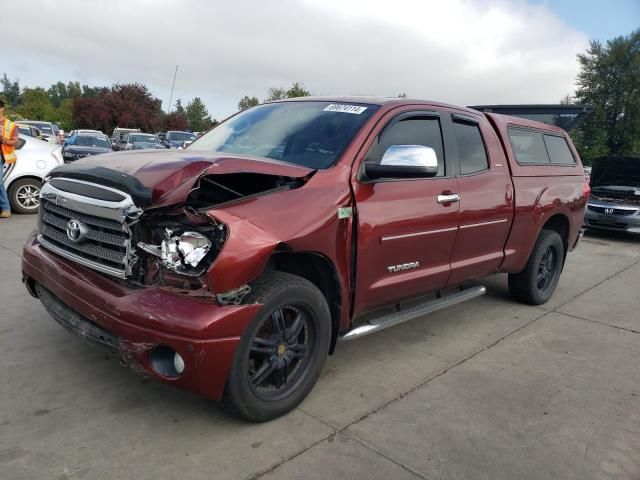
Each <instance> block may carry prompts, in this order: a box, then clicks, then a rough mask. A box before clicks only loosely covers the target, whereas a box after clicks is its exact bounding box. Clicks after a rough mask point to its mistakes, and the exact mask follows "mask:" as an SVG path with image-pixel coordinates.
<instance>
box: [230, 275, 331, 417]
mask: <svg viewBox="0 0 640 480" xmlns="http://www.w3.org/2000/svg"><path fill="white" fill-rule="evenodd" d="M245 302H246V303H261V304H262V305H263V307H262V309H261V310H260V312H259V313H258V314H257V315H256V317H255V318H254V319H253V320H252V322H251V323H250V324H249V326H248V327H247V328H246V330H245V332H244V333H243V335H242V337H241V339H240V343H239V344H238V348H237V350H236V353H235V356H234V360H233V364H232V366H231V369H230V371H229V377H228V379H227V385H226V388H225V393H224V398H223V401H224V404H225V406H226V407H227V408H228V409H229V410H230V411H231V412H232V413H234V414H236V415H238V416H241V417H243V418H245V419H247V420H252V421H266V420H270V419H272V418H275V417H278V416H280V415H283V414H285V413H287V412H289V411H290V410H292V409H294V408H295V407H296V406H297V405H298V404H299V403H300V402H301V401H302V400H303V399H304V398H305V397H306V396H307V394H308V393H309V392H310V391H311V389H312V388H313V386H314V385H315V383H316V381H317V379H318V377H319V376H320V372H321V371H322V367H323V366H324V363H325V361H326V359H327V354H328V351H329V343H330V338H331V319H330V313H329V307H328V306H327V302H326V300H325V298H324V296H323V295H322V293H321V292H320V291H319V290H318V289H317V288H316V287H315V286H314V285H313V284H312V283H311V282H309V281H308V280H305V279H304V278H301V277H298V276H295V275H291V274H288V273H284V272H269V273H266V274H265V275H264V276H263V277H262V278H260V279H259V280H258V281H256V282H255V283H254V284H253V285H252V292H251V293H250V294H249V295H248V296H247V298H246V300H245Z"/></svg>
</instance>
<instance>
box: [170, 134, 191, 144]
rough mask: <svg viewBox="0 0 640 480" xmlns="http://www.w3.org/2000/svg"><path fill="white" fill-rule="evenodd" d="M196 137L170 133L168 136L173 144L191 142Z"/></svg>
mask: <svg viewBox="0 0 640 480" xmlns="http://www.w3.org/2000/svg"><path fill="white" fill-rule="evenodd" d="M195 139H196V136H195V135H194V134H193V133H187V132H170V133H169V134H168V135H167V140H170V141H172V142H189V141H192V140H195Z"/></svg>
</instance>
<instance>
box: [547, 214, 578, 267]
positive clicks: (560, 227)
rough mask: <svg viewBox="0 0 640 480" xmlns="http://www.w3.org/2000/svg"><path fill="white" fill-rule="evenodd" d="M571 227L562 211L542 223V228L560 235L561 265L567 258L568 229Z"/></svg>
mask: <svg viewBox="0 0 640 480" xmlns="http://www.w3.org/2000/svg"><path fill="white" fill-rule="evenodd" d="M570 228H571V224H570V222H569V218H568V217H567V216H566V215H565V214H563V213H556V214H554V215H552V216H551V217H549V218H548V219H547V220H546V221H545V222H544V224H543V225H542V229H541V231H542V230H552V231H554V232H556V233H557V234H558V235H560V238H561V239H562V245H563V247H564V258H563V262H562V263H563V266H564V260H565V259H566V258H567V252H568V251H569V231H570Z"/></svg>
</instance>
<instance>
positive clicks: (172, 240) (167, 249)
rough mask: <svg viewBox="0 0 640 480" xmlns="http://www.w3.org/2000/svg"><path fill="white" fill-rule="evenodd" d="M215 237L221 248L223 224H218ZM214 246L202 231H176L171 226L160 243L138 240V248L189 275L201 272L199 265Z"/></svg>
mask: <svg viewBox="0 0 640 480" xmlns="http://www.w3.org/2000/svg"><path fill="white" fill-rule="evenodd" d="M214 238H215V239H216V245H215V248H217V249H219V248H220V247H221V246H222V245H221V244H222V243H223V242H224V226H223V225H218V227H217V228H216V231H215V234H214ZM220 240H221V241H220ZM212 246H214V245H213V243H212V241H211V240H210V239H209V238H207V237H206V236H205V235H203V234H202V233H199V232H194V231H183V232H181V233H175V232H174V231H173V230H171V229H169V228H165V229H164V239H163V240H162V243H161V244H160V245H149V244H147V243H143V242H138V248H140V249H142V250H144V251H145V252H147V253H150V254H152V255H155V256H156V257H159V258H160V261H161V263H162V266H164V267H166V268H168V269H169V270H173V271H174V272H177V273H183V274H187V275H198V274H200V273H201V270H202V268H199V267H201V263H202V261H203V259H204V258H205V257H206V256H207V254H208V253H209V252H210V251H211V248H212Z"/></svg>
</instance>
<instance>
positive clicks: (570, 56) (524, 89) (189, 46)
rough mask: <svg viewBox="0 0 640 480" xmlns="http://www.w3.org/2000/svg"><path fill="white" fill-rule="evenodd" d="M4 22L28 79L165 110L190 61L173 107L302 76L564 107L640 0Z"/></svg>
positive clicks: (269, 6) (417, 4) (304, 7)
mask: <svg viewBox="0 0 640 480" xmlns="http://www.w3.org/2000/svg"><path fill="white" fill-rule="evenodd" d="M2 17H3V18H4V19H7V18H8V19H20V21H6V20H5V22H3V27H2V30H3V38H5V39H6V38H10V39H12V40H14V41H12V42H11V45H12V46H11V48H3V49H2V50H1V53H0V63H1V64H2V71H4V72H6V73H7V75H8V76H9V78H11V79H14V78H18V79H19V80H20V84H21V86H29V87H34V86H42V87H45V88H47V87H49V86H50V85H51V84H52V83H55V82H57V81H58V80H62V81H64V82H65V83H66V82H68V81H70V80H72V81H79V82H80V83H82V84H88V85H92V86H93V85H106V86H109V85H111V84H113V83H116V82H120V83H130V82H140V83H143V84H146V85H147V86H148V87H149V88H150V89H151V91H152V93H153V94H154V95H155V96H156V97H158V98H160V99H161V100H162V101H163V108H164V109H165V110H166V109H167V105H168V101H169V96H170V90H171V82H172V80H173V74H174V70H175V67H176V65H179V67H178V72H177V77H176V84H175V93H174V96H173V99H174V102H175V99H176V98H181V99H182V102H183V104H186V103H187V102H188V101H189V100H190V99H191V98H193V97H195V96H199V97H200V98H202V100H203V101H204V102H205V104H206V105H207V107H208V109H209V113H210V114H211V115H212V116H213V117H214V118H217V119H219V120H220V119H222V118H224V117H226V116H228V115H230V114H232V113H234V112H235V111H236V109H237V103H238V100H239V99H240V98H241V97H243V96H244V95H249V96H256V97H258V98H259V99H260V100H262V99H264V98H265V96H266V92H267V90H268V89H269V88H270V87H285V88H286V87H289V86H290V85H291V84H292V83H293V82H302V83H304V85H305V87H306V88H307V89H308V90H310V91H311V92H312V94H314V95H376V96H396V95H398V94H399V93H402V92H404V93H406V94H407V95H408V96H409V97H412V98H422V99H431V100H437V101H442V102H447V103H453V104H459V105H472V104H496V103H502V104H506V103H557V102H558V101H559V100H560V99H561V98H562V97H564V96H565V95H566V94H570V93H572V92H573V90H574V88H575V86H574V80H575V77H576V74H577V72H578V64H577V61H576V54H577V53H578V52H584V51H585V49H586V48H587V47H588V42H589V40H590V39H600V40H607V39H610V38H612V37H615V36H618V35H627V34H629V33H630V32H631V31H632V30H633V29H634V28H638V27H640V0H609V1H602V2H594V1H582V2H581V1H578V0H529V1H525V0H510V1H509V0H447V1H444V0H441V1H434V0H412V1H409V0H393V1H388V0H277V1H276V0H274V1H269V2H267V1H264V0H262V1H260V0H226V1H220V0H183V1H170V0H111V1H110V2H99V1H98V0H57V1H51V0H31V1H30V2H24V1H13V2H11V3H9V4H7V5H4V7H3V15H2ZM5 47H6V43H5ZM1 73H2V72H0V74H1ZM174 102H172V103H174Z"/></svg>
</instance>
